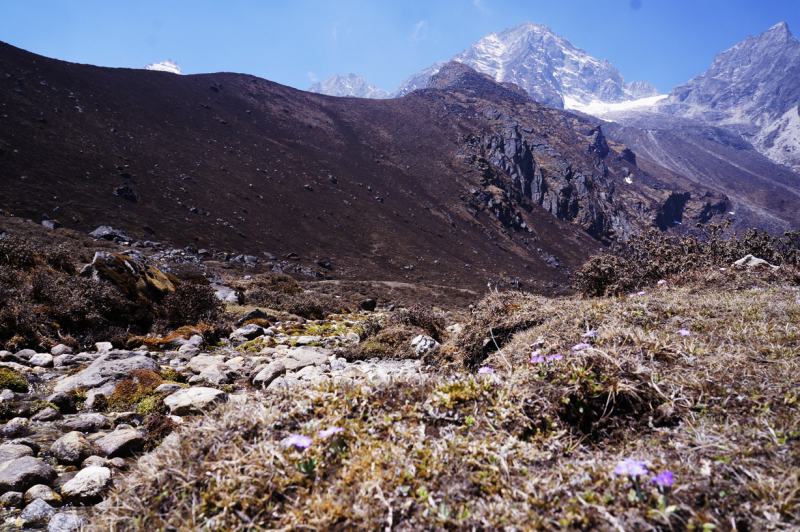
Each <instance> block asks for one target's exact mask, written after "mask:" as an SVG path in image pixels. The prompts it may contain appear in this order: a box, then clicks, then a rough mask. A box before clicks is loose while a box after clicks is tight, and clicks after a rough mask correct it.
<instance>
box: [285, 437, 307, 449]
mask: <svg viewBox="0 0 800 532" xmlns="http://www.w3.org/2000/svg"><path fill="white" fill-rule="evenodd" d="M283 446H284V447H294V448H295V449H307V448H308V447H309V446H311V438H309V437H308V436H303V435H302V434H293V435H291V436H289V437H288V438H286V439H285V440H284V441H283Z"/></svg>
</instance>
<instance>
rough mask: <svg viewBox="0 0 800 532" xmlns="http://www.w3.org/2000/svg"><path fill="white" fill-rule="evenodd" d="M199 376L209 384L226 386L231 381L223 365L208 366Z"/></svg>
mask: <svg viewBox="0 0 800 532" xmlns="http://www.w3.org/2000/svg"><path fill="white" fill-rule="evenodd" d="M199 376H200V377H201V378H202V379H203V381H205V382H207V383H209V384H225V383H227V382H228V380H229V379H228V376H227V375H226V374H225V370H224V368H223V366H222V364H216V365H213V366H206V368H205V369H204V370H203V371H201V372H200V375H199Z"/></svg>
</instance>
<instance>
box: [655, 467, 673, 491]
mask: <svg viewBox="0 0 800 532" xmlns="http://www.w3.org/2000/svg"><path fill="white" fill-rule="evenodd" d="M674 481H675V477H674V476H673V475H672V471H669V470H667V471H662V472H661V473H659V474H658V475H656V476H654V477H653V484H658V485H659V486H661V487H662V488H669V487H670V486H672V483H673V482H674Z"/></svg>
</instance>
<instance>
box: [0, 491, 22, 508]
mask: <svg viewBox="0 0 800 532" xmlns="http://www.w3.org/2000/svg"><path fill="white" fill-rule="evenodd" d="M22 505H23V502H22V492H19V491H7V492H5V493H4V494H3V495H0V506H1V507H3V508H21V507H22Z"/></svg>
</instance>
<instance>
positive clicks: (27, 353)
mask: <svg viewBox="0 0 800 532" xmlns="http://www.w3.org/2000/svg"><path fill="white" fill-rule="evenodd" d="M15 354H16V356H17V357H19V358H22V359H24V360H30V359H31V357H32V356H34V355H36V351H34V350H33V349H23V350H21V351H17V352H16V353H15Z"/></svg>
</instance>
